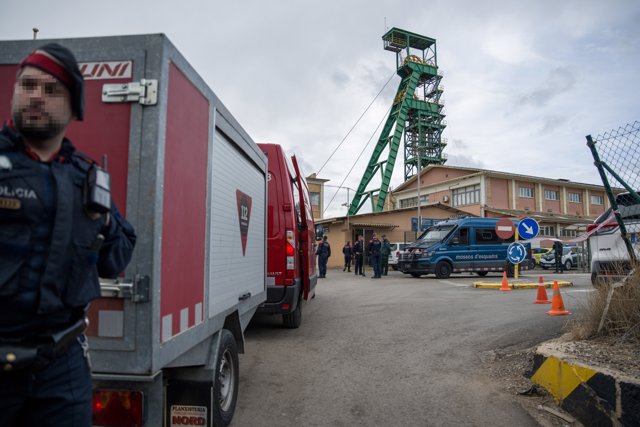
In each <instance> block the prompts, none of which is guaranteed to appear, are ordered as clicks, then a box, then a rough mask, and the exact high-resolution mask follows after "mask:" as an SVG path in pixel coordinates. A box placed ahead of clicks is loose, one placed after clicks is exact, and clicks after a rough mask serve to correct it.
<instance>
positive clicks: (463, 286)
mask: <svg viewBox="0 0 640 427" xmlns="http://www.w3.org/2000/svg"><path fill="white" fill-rule="evenodd" d="M440 283H444V284H447V285H451V286H456V287H458V288H469V287H471V285H461V284H460V283H456V282H452V281H450V280H440Z"/></svg>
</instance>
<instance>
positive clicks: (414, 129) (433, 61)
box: [349, 28, 446, 215]
mask: <svg viewBox="0 0 640 427" xmlns="http://www.w3.org/2000/svg"><path fill="white" fill-rule="evenodd" d="M382 40H383V43H384V49H385V50H389V51H391V52H395V54H396V68H397V73H398V75H399V76H400V77H401V79H402V80H401V81H400V85H399V86H398V91H397V92H396V96H395V98H394V100H393V105H392V107H391V111H390V112H389V117H387V121H386V122H385V124H384V127H383V128H382V133H381V134H380V138H378V143H377V144H376V147H375V149H374V150H373V153H372V154H371V159H370V160H369V164H368V165H367V168H366V170H365V171H364V175H363V176H362V179H361V180H360V185H359V186H358V189H357V192H356V195H355V197H354V198H353V201H352V203H351V207H350V208H349V215H355V214H356V213H357V212H358V211H359V210H360V208H361V207H362V206H363V205H364V203H365V202H366V201H367V199H369V198H370V199H371V205H372V208H373V212H380V211H382V210H383V209H384V204H385V200H386V198H387V193H388V192H389V184H390V182H391V175H392V174H393V167H394V165H395V163H396V158H397V156H398V150H399V148H400V141H401V139H402V136H403V134H404V179H405V181H406V180H408V179H409V178H411V177H412V176H414V175H416V174H418V173H419V172H420V171H421V170H422V169H423V168H424V167H426V166H429V165H441V164H443V163H445V162H446V155H444V154H443V153H442V150H443V149H444V147H445V146H446V142H445V141H443V139H442V132H443V130H444V128H445V126H446V122H445V121H444V117H445V115H444V114H443V108H444V106H443V101H442V100H441V99H440V98H441V96H442V89H443V87H442V85H440V81H441V80H442V74H441V73H439V72H438V63H437V55H436V40H435V39H432V38H430V37H425V36H421V35H419V34H415V33H411V32H409V31H404V30H400V29H398V28H392V29H390V30H389V31H387V33H386V34H385V35H384V36H382ZM387 147H388V148H389V150H388V151H387V158H386V160H385V159H384V158H383V159H381V156H382V154H383V152H384V150H385V149H386V148H387ZM378 171H380V173H381V177H382V182H381V184H380V188H375V189H369V190H367V187H368V186H369V183H370V182H371V179H372V178H373V177H374V175H375V174H376V173H377V172H378Z"/></svg>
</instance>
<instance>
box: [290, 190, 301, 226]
mask: <svg viewBox="0 0 640 427" xmlns="http://www.w3.org/2000/svg"><path fill="white" fill-rule="evenodd" d="M291 190H292V191H293V201H294V203H295V205H296V206H295V209H296V221H297V223H298V225H300V224H301V223H302V216H301V214H300V192H299V190H298V183H297V182H296V180H295V179H294V180H292V181H291Z"/></svg>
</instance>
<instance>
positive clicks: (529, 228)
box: [518, 218, 540, 240]
mask: <svg viewBox="0 0 640 427" xmlns="http://www.w3.org/2000/svg"><path fill="white" fill-rule="evenodd" d="M539 231H540V225H538V221H536V220H535V219H533V218H524V219H523V220H521V221H520V224H518V235H519V236H520V237H522V238H523V239H524V240H527V239H533V238H534V237H536V236H537V235H538V232H539Z"/></svg>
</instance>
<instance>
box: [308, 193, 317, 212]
mask: <svg viewBox="0 0 640 427" xmlns="http://www.w3.org/2000/svg"><path fill="white" fill-rule="evenodd" d="M309 198H310V199H311V207H312V208H313V209H314V210H318V209H320V193H318V192H317V191H310V192H309Z"/></svg>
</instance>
